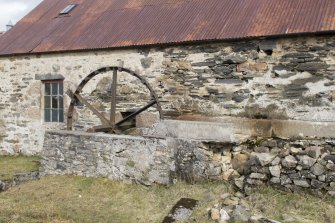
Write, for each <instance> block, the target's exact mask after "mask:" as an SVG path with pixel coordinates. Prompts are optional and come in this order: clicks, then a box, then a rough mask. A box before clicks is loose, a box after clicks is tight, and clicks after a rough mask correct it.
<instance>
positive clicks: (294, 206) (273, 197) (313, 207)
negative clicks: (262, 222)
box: [248, 186, 335, 223]
mask: <svg viewBox="0 0 335 223" xmlns="http://www.w3.org/2000/svg"><path fill="white" fill-rule="evenodd" d="M248 201H249V204H250V205H251V208H252V210H253V212H254V213H260V214H262V215H263V216H269V217H271V218H272V219H275V220H279V221H282V220H284V216H283V215H290V216H293V217H295V218H296V221H294V222H304V223H309V222H310V223H315V222H319V223H321V222H324V223H335V211H334V210H335V198H331V197H329V196H327V195H325V196H324V197H323V198H318V197H315V196H313V195H311V194H309V193H308V192H307V191H305V192H304V191H301V192H299V193H287V192H283V191H280V190H276V189H273V188H270V187H265V186H264V187H260V188H258V189H257V190H256V191H255V193H253V194H252V195H251V196H250V197H248Z"/></svg>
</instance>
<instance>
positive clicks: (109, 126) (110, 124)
mask: <svg viewBox="0 0 335 223" xmlns="http://www.w3.org/2000/svg"><path fill="white" fill-rule="evenodd" d="M108 71H113V80H112V86H111V111H110V120H108V119H107V118H106V117H105V116H104V115H102V114H101V113H100V112H99V111H98V110H97V109H95V108H94V106H92V105H91V104H90V103H89V102H88V101H86V100H85V99H84V98H83V97H82V96H81V95H80V92H82V90H83V88H84V87H85V85H86V84H87V83H88V82H89V81H90V80H91V79H92V78H94V77H95V76H97V75H99V74H101V73H105V72H108ZM118 71H119V72H126V73H128V74H130V75H132V76H134V77H136V78H138V79H139V80H140V81H141V83H142V84H143V85H145V86H146V87H147V88H148V90H149V92H150V95H151V98H152V100H151V101H150V103H149V104H147V105H146V106H144V107H142V108H140V109H136V111H134V112H133V113H131V114H130V115H128V116H127V117H125V118H123V119H122V120H120V121H118V122H117V123H115V117H116V94H117V72H118ZM106 93H107V92H106ZM67 94H68V95H69V96H70V97H71V102H70V106H69V109H68V115H67V129H68V130H72V125H73V113H74V108H75V105H76V104H77V103H78V102H81V103H82V104H84V105H85V106H86V107H87V108H88V109H90V110H91V111H92V112H93V114H95V115H96V116H98V117H99V119H100V120H101V122H102V124H103V125H101V126H95V127H92V128H90V129H88V131H89V132H111V133H120V131H121V130H122V128H123V127H124V126H123V124H125V123H126V122H127V121H128V120H130V119H132V118H134V117H135V116H137V115H138V114H140V113H142V112H143V111H145V110H147V109H148V108H150V107H152V106H153V105H156V106H157V111H158V112H159V116H160V118H162V117H163V114H162V108H161V106H160V102H159V99H158V96H157V95H156V93H155V92H154V91H153V89H152V87H151V86H150V84H149V83H148V82H147V81H146V80H145V79H144V78H143V77H141V76H140V75H139V74H137V73H135V72H133V71H131V70H129V69H127V68H123V67H104V68H100V69H98V70H96V71H94V72H92V73H91V74H89V75H88V76H87V77H85V78H84V80H83V81H82V82H81V83H80V84H79V86H78V88H77V89H76V91H75V92H74V93H72V92H71V91H68V92H67Z"/></svg>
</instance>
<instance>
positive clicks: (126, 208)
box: [0, 176, 335, 223]
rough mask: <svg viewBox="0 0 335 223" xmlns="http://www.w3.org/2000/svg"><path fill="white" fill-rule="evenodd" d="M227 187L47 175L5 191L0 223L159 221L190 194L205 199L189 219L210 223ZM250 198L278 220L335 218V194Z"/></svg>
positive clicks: (268, 193)
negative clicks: (210, 213) (289, 217)
mask: <svg viewBox="0 0 335 223" xmlns="http://www.w3.org/2000/svg"><path fill="white" fill-rule="evenodd" d="M225 192H232V189H231V187H230V186H229V185H226V184H223V183H213V182H207V183H201V184H195V185H187V184H185V183H182V182H179V183H177V184H175V185H172V186H170V187H163V186H151V187H145V186H141V185H125V184H122V183H119V182H114V181H110V180H107V179H101V178H84V177H76V176H57V177H45V178H43V179H41V180H39V181H34V182H28V183H26V184H23V185H21V186H18V187H15V188H12V189H10V190H8V191H6V192H4V193H1V194H0V213H1V214H0V222H11V223H16V222H17V223H19V222H20V223H21V222H23V223H26V222H27V223H38V222H41V223H42V222H43V223H44V222H50V223H70V222H71V223H72V222H80V223H85V222H87V223H93V222H99V223H100V222H112V223H133V222H136V223H141V222H143V223H150V222H153V223H156V222H157V223H159V222H161V221H162V220H163V218H164V217H165V216H166V215H167V214H168V213H169V211H170V210H171V208H172V207H173V206H174V204H176V202H177V201H178V200H179V199H180V198H182V197H188V198H194V199H197V200H199V201H200V205H199V206H198V207H197V208H196V209H195V210H194V214H193V216H192V220H190V221H189V222H199V223H210V222H212V221H210V220H208V214H207V208H210V207H212V206H213V205H215V204H218V203H220V200H219V197H220V195H221V194H222V193H225ZM247 200H248V203H249V205H250V207H251V209H252V212H253V213H254V214H256V213H260V214H262V215H263V216H266V217H269V218H272V219H275V220H283V214H290V215H293V216H294V217H296V219H297V221H296V222H320V223H322V222H324V223H326V222H327V223H332V222H335V221H334V220H335V213H334V210H335V200H334V199H330V198H327V199H322V198H317V197H314V196H312V195H308V194H305V193H304V194H300V193H295V194H291V193H284V192H281V191H277V190H274V189H271V188H268V187H262V188H259V189H258V190H257V191H256V192H255V193H254V194H253V195H251V196H250V197H249V198H248V199H247Z"/></svg>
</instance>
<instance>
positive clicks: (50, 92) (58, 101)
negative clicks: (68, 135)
mask: <svg viewBox="0 0 335 223" xmlns="http://www.w3.org/2000/svg"><path fill="white" fill-rule="evenodd" d="M63 92H64V90H63V81H45V82H44V121H45V122H64V96H63Z"/></svg>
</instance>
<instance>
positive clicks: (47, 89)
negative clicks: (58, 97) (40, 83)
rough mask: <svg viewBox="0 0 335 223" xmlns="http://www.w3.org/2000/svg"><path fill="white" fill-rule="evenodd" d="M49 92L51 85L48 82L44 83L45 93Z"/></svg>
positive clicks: (48, 93)
mask: <svg viewBox="0 0 335 223" xmlns="http://www.w3.org/2000/svg"><path fill="white" fill-rule="evenodd" d="M50 94H51V85H50V84H49V83H45V95H50Z"/></svg>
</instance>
